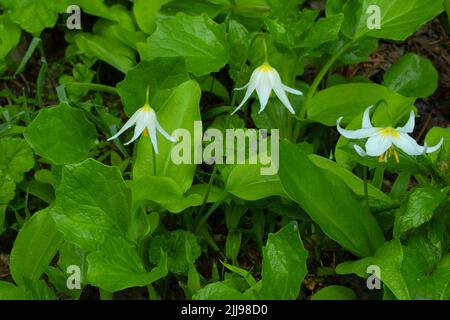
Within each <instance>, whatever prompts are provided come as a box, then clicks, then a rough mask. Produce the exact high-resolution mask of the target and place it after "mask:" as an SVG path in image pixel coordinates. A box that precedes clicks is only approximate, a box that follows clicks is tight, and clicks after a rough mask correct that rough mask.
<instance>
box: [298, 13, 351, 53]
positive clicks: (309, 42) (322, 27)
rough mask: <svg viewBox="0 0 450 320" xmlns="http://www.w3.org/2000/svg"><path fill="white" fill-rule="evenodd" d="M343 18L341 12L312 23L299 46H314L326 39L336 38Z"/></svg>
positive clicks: (324, 41)
mask: <svg viewBox="0 0 450 320" xmlns="http://www.w3.org/2000/svg"><path fill="white" fill-rule="evenodd" d="M343 19H344V15H342V14H338V15H335V16H332V17H327V18H320V19H319V20H317V22H315V23H314V24H313V26H312V27H311V30H310V31H309V32H308V33H307V34H306V37H305V38H304V39H303V40H302V41H301V44H300V46H301V47H306V48H316V47H318V46H320V45H322V44H324V43H326V42H328V41H333V40H337V38H338V34H339V30H340V28H341V25H342V21H343Z"/></svg>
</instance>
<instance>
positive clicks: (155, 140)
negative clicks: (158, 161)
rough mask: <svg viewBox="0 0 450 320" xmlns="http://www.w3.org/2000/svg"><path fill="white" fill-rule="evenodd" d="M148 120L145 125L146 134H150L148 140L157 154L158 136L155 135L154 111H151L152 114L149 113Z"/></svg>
mask: <svg viewBox="0 0 450 320" xmlns="http://www.w3.org/2000/svg"><path fill="white" fill-rule="evenodd" d="M149 116H150V120H149V123H148V125H147V130H148V135H149V136H150V141H151V142H152V145H153V150H155V153H156V154H158V138H157V137H156V124H157V122H158V121H157V120H156V113H155V112H154V111H153V114H152V113H150V115H149Z"/></svg>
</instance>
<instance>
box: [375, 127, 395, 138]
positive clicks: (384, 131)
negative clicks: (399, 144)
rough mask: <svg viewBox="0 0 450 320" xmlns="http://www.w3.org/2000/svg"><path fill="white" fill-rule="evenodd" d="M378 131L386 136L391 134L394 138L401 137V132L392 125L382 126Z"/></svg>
mask: <svg viewBox="0 0 450 320" xmlns="http://www.w3.org/2000/svg"><path fill="white" fill-rule="evenodd" d="M378 133H379V134H380V135H382V136H384V137H388V136H391V137H392V138H398V137H400V134H399V133H398V132H397V130H395V129H394V128H392V127H386V128H380V129H378Z"/></svg>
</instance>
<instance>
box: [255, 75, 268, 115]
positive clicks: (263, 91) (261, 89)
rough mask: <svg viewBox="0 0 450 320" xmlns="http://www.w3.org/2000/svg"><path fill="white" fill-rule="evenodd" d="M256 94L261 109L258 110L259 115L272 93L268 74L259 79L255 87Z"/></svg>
mask: <svg viewBox="0 0 450 320" xmlns="http://www.w3.org/2000/svg"><path fill="white" fill-rule="evenodd" d="M256 92H257V94H258V98H259V103H260V104H261V108H260V109H259V113H261V112H263V111H264V109H265V108H266V106H267V102H268V101H269V98H270V94H271V93H272V83H271V81H270V73H269V72H267V74H265V75H264V76H262V77H261V78H260V79H259V82H258V84H257V85H256Z"/></svg>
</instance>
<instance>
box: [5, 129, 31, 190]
mask: <svg viewBox="0 0 450 320" xmlns="http://www.w3.org/2000/svg"><path fill="white" fill-rule="evenodd" d="M0 154H1V155H2V156H1V157H0V174H1V178H2V184H5V183H6V184H8V182H7V181H5V179H6V180H9V179H8V177H7V176H10V177H11V178H12V179H13V180H14V182H16V183H17V182H20V181H22V179H23V174H24V173H25V172H27V171H28V170H30V169H31V168H33V165H34V159H33V151H32V150H31V148H30V147H29V146H28V144H27V143H26V142H25V140H23V139H19V138H2V139H0Z"/></svg>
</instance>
